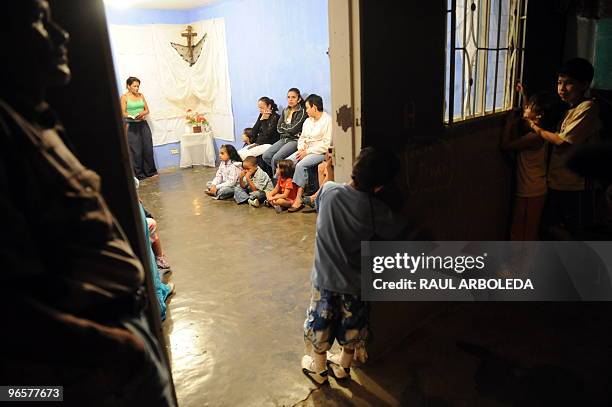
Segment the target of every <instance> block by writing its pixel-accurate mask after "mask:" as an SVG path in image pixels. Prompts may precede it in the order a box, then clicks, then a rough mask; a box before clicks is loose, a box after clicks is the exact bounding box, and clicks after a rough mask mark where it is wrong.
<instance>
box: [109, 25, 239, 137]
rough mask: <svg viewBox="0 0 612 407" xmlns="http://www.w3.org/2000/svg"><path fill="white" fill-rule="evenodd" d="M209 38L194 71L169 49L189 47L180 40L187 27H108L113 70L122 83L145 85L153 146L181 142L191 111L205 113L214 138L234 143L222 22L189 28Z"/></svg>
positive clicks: (193, 67) (143, 91) (197, 38)
mask: <svg viewBox="0 0 612 407" xmlns="http://www.w3.org/2000/svg"><path fill="white" fill-rule="evenodd" d="M189 25H191V26H192V27H193V29H194V31H195V32H196V33H197V34H198V35H197V36H196V37H195V39H194V40H193V44H196V43H197V42H198V41H199V40H200V39H201V38H202V36H204V35H206V38H205V40H204V44H203V47H202V52H201V54H200V57H199V59H198V60H197V62H196V63H195V64H194V65H193V66H189V63H188V62H186V61H185V60H183V58H182V57H181V56H180V55H179V54H178V52H176V50H175V49H174V48H173V47H172V46H171V45H170V43H171V42H174V43H179V44H185V45H186V39H185V38H184V37H182V36H181V33H182V32H184V31H185V29H186V27H187V24H152V25H137V26H129V25H110V26H109V32H110V36H111V43H112V47H113V55H114V60H115V68H116V70H117V73H118V75H119V77H120V78H122V83H123V85H125V79H127V77H128V76H136V77H138V78H139V79H140V80H141V81H142V82H141V86H140V90H141V92H142V93H143V94H144V95H145V98H146V100H147V103H148V105H149V110H150V111H151V114H150V116H149V120H148V121H149V123H150V125H151V131H152V133H153V144H154V145H161V144H167V143H172V142H177V141H178V140H179V136H180V135H181V134H184V133H185V132H186V126H185V114H186V111H187V109H192V110H195V111H198V112H200V113H203V114H204V115H205V117H206V119H207V120H208V121H209V122H210V125H211V127H212V130H213V134H214V137H215V138H218V139H222V140H228V141H233V140H234V117H233V114H232V109H231V89H230V82H229V71H228V62H227V49H226V42H225V22H224V19H222V18H217V19H211V20H203V21H196V22H193V23H190V24H189Z"/></svg>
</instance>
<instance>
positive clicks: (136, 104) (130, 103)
mask: <svg viewBox="0 0 612 407" xmlns="http://www.w3.org/2000/svg"><path fill="white" fill-rule="evenodd" d="M126 98H127V106H126V110H127V113H128V116H132V117H136V115H138V113H140V112H142V111H143V110H144V99H138V100H130V99H129V98H128V97H127V96H126Z"/></svg>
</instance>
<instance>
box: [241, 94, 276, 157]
mask: <svg viewBox="0 0 612 407" xmlns="http://www.w3.org/2000/svg"><path fill="white" fill-rule="evenodd" d="M257 108H258V109H259V117H257V122H255V124H254V125H253V135H252V136H251V140H250V142H251V143H250V144H248V145H246V146H244V147H243V148H241V149H240V150H238V155H240V158H242V159H243V160H244V159H245V158H246V157H248V156H253V157H259V156H260V155H262V154H263V153H265V152H266V150H268V148H270V146H271V145H272V144H274V143H276V142H277V141H278V140H279V135H278V131H277V130H276V125H277V123H278V118H279V117H280V116H279V114H278V106H276V103H274V100H273V99H270V98H269V97H267V96H263V97H261V98H259V100H258V101H257Z"/></svg>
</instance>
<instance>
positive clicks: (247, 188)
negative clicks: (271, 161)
mask: <svg viewBox="0 0 612 407" xmlns="http://www.w3.org/2000/svg"><path fill="white" fill-rule="evenodd" d="M238 181H239V182H240V186H236V188H234V200H235V201H236V203H237V204H242V203H245V202H247V201H248V202H249V205H251V206H254V207H255V208H258V207H259V205H260V203H261V202H263V201H264V200H265V199H266V192H270V191H272V189H273V186H272V180H271V179H270V177H269V176H268V174H266V172H265V171H264V170H262V169H261V168H259V167H258V166H257V159H256V158H255V157H253V156H248V157H245V159H244V161H243V162H242V172H241V173H240V176H239V177H238Z"/></svg>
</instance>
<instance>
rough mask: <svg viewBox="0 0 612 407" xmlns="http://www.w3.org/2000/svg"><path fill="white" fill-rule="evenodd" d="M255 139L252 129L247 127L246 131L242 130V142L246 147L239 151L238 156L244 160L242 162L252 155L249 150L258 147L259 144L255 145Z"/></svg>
mask: <svg viewBox="0 0 612 407" xmlns="http://www.w3.org/2000/svg"><path fill="white" fill-rule="evenodd" d="M253 139H254V137H253V128H252V127H247V128H245V129H244V130H242V141H243V142H244V145H243V146H242V148H241V149H240V150H238V155H239V156H240V158H242V160H244V159H245V158H247V157H248V156H249V155H250V154H249V152H250V151H249V150H250V149H251V148H253V147H256V146H257V144H255V140H253Z"/></svg>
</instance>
